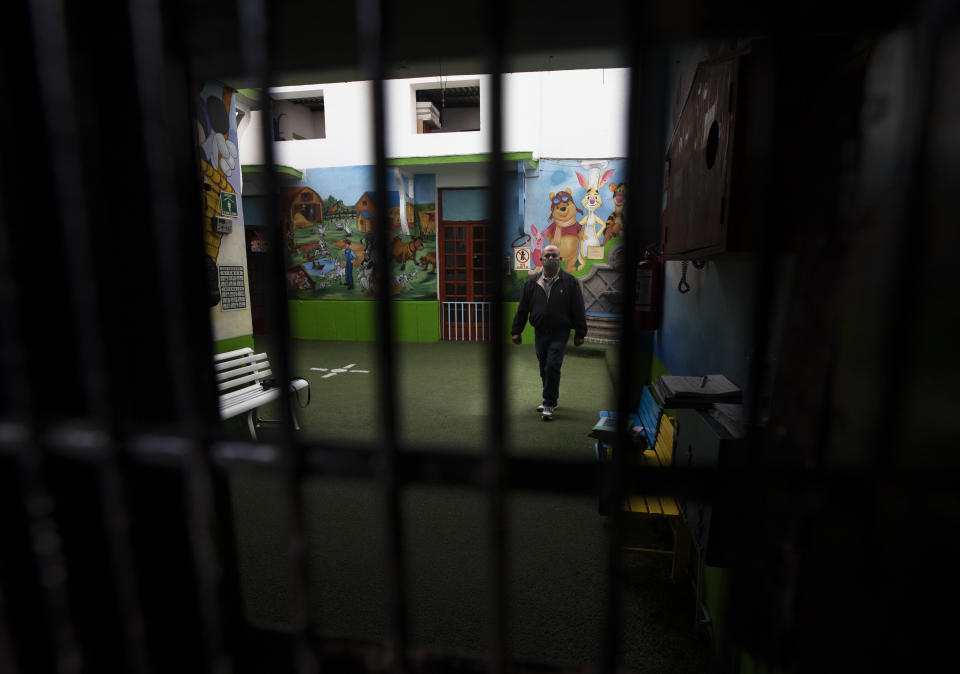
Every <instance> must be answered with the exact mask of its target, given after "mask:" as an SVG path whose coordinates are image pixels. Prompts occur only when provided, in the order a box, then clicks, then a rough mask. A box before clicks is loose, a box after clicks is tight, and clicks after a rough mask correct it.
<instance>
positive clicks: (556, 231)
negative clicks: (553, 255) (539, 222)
mask: <svg viewBox="0 0 960 674" xmlns="http://www.w3.org/2000/svg"><path fill="white" fill-rule="evenodd" d="M577 213H580V214H583V211H581V210H580V209H579V208H577V205H576V204H575V203H574V201H573V192H571V191H570V188H569V187H568V188H567V189H564V190H560V191H559V192H556V193H553V192H551V193H550V224H549V225H548V226H547V228H546V229H545V230H543V238H544V239H545V240H546V241H547V242H549V243H552V244H553V245H555V246H556V247H557V248H559V249H560V257H561V258H562V259H563V270H564V271H565V272H567V273H569V272H572V271H573V270H574V269H575V268H576V267H577V266H579V265H581V264H583V257H582V256H581V255H580V242H581V241H582V240H583V239H584V236H585V235H584V232H583V227H581V226H580V223H578V222H577Z"/></svg>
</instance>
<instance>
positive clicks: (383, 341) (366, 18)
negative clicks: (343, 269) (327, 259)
mask: <svg viewBox="0 0 960 674" xmlns="http://www.w3.org/2000/svg"><path fill="white" fill-rule="evenodd" d="M388 6H389V3H384V2H382V0H360V1H359V2H357V4H356V11H357V13H356V17H357V30H358V33H359V34H358V36H357V37H358V40H357V44H358V45H360V47H361V52H360V58H361V60H362V65H363V66H364V67H365V71H366V74H367V76H368V77H369V79H370V80H371V81H372V87H373V110H372V112H373V137H374V151H375V155H376V162H375V169H374V170H375V171H376V175H375V176H374V179H375V186H376V187H375V189H376V197H375V199H376V213H375V215H374V228H375V231H376V237H377V250H379V251H381V255H379V256H378V257H377V260H376V262H377V269H378V270H379V277H380V278H381V279H384V281H386V279H388V278H389V275H390V256H389V255H386V254H385V253H386V250H387V237H388V235H389V232H388V229H387V228H388V222H387V216H386V213H387V188H386V171H387V162H386V151H387V141H386V124H385V110H384V106H385V101H384V85H383V79H384V52H385V50H386V43H387V31H386V30H384V28H385V27H386V26H390V25H392V24H391V22H390V17H388V16H387V8H388ZM377 318H378V325H377V335H378V341H379V346H380V349H379V361H380V371H381V372H382V374H383V379H382V380H381V383H380V387H379V394H380V397H379V408H380V424H381V428H382V431H383V434H382V437H381V442H382V444H383V469H384V470H383V487H384V506H385V507H386V513H385V515H386V518H387V519H386V521H387V549H388V550H389V552H390V554H389V555H388V558H387V561H388V568H387V579H388V587H389V588H390V593H391V596H390V599H391V602H390V611H391V615H390V622H389V624H390V639H391V641H392V643H391V648H390V651H391V655H392V659H391V665H392V668H393V670H394V671H397V672H406V671H407V669H408V663H407V594H406V588H405V584H404V579H405V578H406V573H405V567H406V565H405V563H404V554H403V522H402V519H401V507H400V505H401V504H400V480H399V474H398V463H399V460H400V454H399V447H398V443H397V424H396V410H395V406H394V401H395V391H396V363H395V358H394V344H393V307H392V302H391V299H390V292H389V284H388V283H386V282H384V283H381V284H380V293H379V294H378V295H377Z"/></svg>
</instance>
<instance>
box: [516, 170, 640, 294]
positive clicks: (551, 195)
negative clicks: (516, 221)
mask: <svg viewBox="0 0 960 674" xmlns="http://www.w3.org/2000/svg"><path fill="white" fill-rule="evenodd" d="M524 192H525V194H524V197H525V199H524V200H525V208H524V225H523V228H522V230H521V231H519V232H518V236H517V238H516V239H514V241H513V243H512V246H513V248H514V249H516V248H523V247H526V248H529V249H530V252H531V256H532V259H531V263H530V269H529V270H528V271H518V272H516V274H517V275H518V276H527V275H533V274H536V273H538V272H539V271H540V270H541V269H542V265H541V257H540V256H541V252H542V250H543V247H544V246H545V245H547V244H551V243H552V244H555V245H556V246H558V247H559V248H560V256H561V257H562V258H563V260H562V262H561V268H562V269H564V270H566V271H568V272H570V273H571V274H573V275H574V276H577V277H583V276H585V275H586V274H587V273H589V271H590V269H591V267H592V266H593V265H594V264H599V263H605V262H606V261H607V258H608V255H609V253H610V250H611V249H612V248H613V247H614V246H615V245H616V244H617V243H618V241H619V240H620V238H621V237H622V234H623V230H624V218H623V209H624V205H625V204H626V198H627V183H626V161H624V160H623V159H599V160H597V159H584V160H579V159H542V160H540V164H539V175H537V176H535V177H534V176H528V177H527V178H526V180H525V182H524Z"/></svg>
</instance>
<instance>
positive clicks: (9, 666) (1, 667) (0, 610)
mask: <svg viewBox="0 0 960 674" xmlns="http://www.w3.org/2000/svg"><path fill="white" fill-rule="evenodd" d="M6 616H7V609H6V606H5V602H4V600H3V590H2V588H0V672H9V674H19V672H20V670H19V668H18V667H17V666H16V664H15V663H14V662H13V641H12V640H11V639H10V631H9V630H8V629H7V618H6Z"/></svg>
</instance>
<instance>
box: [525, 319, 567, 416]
mask: <svg viewBox="0 0 960 674" xmlns="http://www.w3.org/2000/svg"><path fill="white" fill-rule="evenodd" d="M569 340H570V331H569V330H565V331H563V332H559V333H553V334H549V333H548V334H541V333H537V334H536V335H535V336H534V342H533V343H534V348H536V351H537V360H538V361H540V381H542V382H543V404H544V405H549V406H550V407H556V405H557V398H558V396H559V395H560V368H561V367H562V366H563V354H564V353H566V351H567V342H568V341H569Z"/></svg>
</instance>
